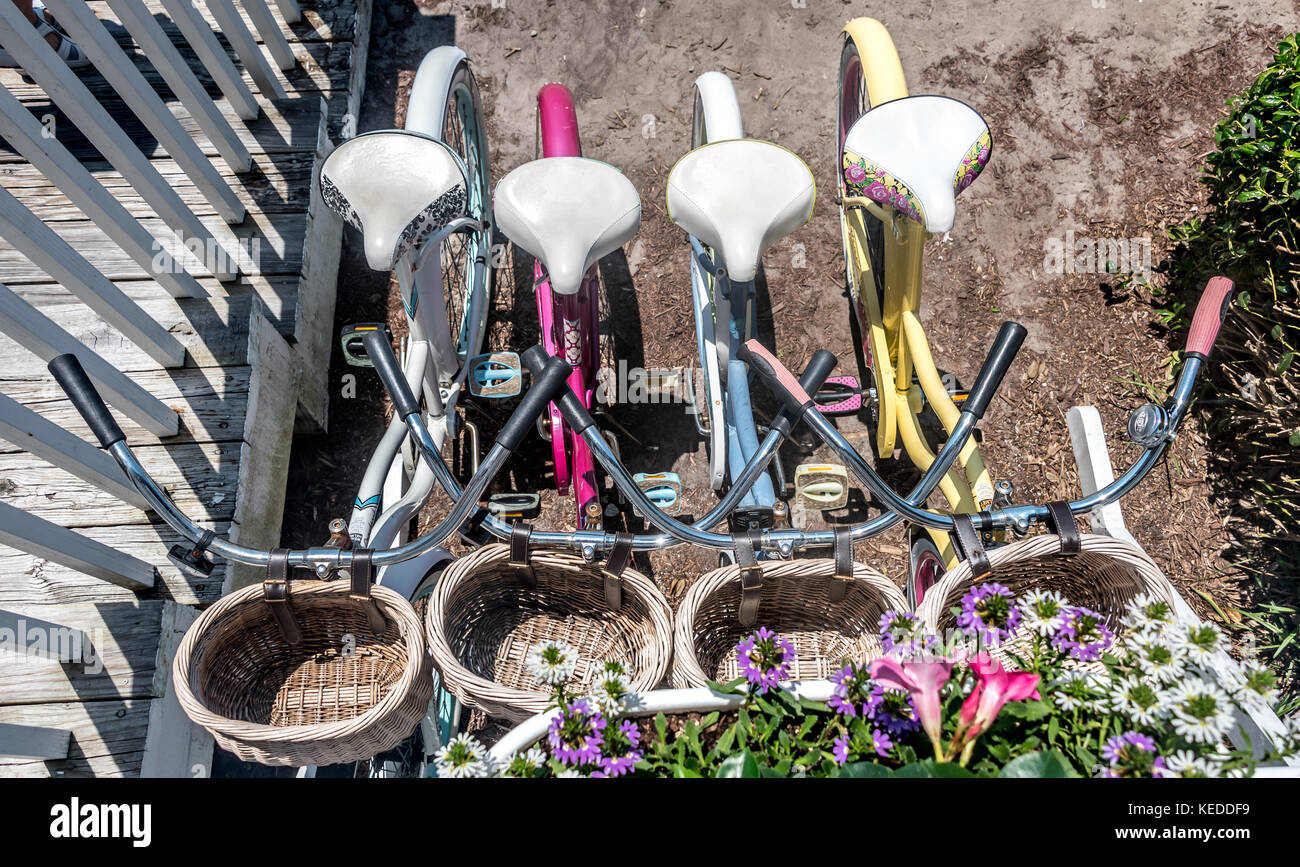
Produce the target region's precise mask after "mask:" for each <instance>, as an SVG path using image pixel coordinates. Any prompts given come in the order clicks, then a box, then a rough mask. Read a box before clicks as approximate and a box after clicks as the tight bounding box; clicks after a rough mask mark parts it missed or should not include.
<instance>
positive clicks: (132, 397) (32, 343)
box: [0, 283, 180, 436]
mask: <svg viewBox="0 0 1300 867" xmlns="http://www.w3.org/2000/svg"><path fill="white" fill-rule="evenodd" d="M0 330H2V331H4V332H5V334H6V335H8V336H9V337H12V338H13V340H15V341H17V342H18V343H20V344H21V345H22V346H24V347H25V348H26V349H27V350H29V351H30V352H31V353H34V354H35V355H37V356H38V357H39V358H40V359H41V360H42V361H44V362H47V363H48V362H49V361H50V360H52V359H53V358H54V357H55V356H56V355H61V354H63V353H65V352H70V353H73V354H75V355H76V356H77V358H78V359H79V360H80V361H81V364H82V366H83V367H84V368H85V369H86V373H87V375H89V376H90V378H91V379H92V380H93V381H94V383H95V385H96V386H98V387H99V389H100V391H101V392H102V393H103V395H104V397H105V399H106V400H107V401H108V402H109V403H110V404H112V405H113V406H114V407H115V408H117V409H118V410H119V411H120V412H122V413H123V414H125V415H127V416H128V417H130V418H131V419H133V420H134V421H136V422H138V423H139V424H140V425H142V426H143V427H146V428H148V429H149V430H150V431H152V432H153V433H155V434H157V435H158V436H174V435H175V434H176V431H177V430H178V428H179V425H180V420H179V419H178V418H177V416H176V413H174V412H172V411H171V410H170V409H168V408H167V407H166V406H164V405H163V403H162V402H161V401H159V400H158V399H157V398H155V397H154V396H153V395H151V394H149V393H148V392H147V391H145V390H144V389H142V388H140V386H139V385H137V384H136V383H135V382H133V381H132V380H131V378H130V377H129V376H126V375H125V374H124V373H122V371H121V370H119V369H117V368H116V367H113V366H112V365H111V364H109V363H108V362H106V361H105V360H104V358H103V357H102V356H100V355H99V354H98V353H97V352H95V351H94V350H92V349H90V348H88V347H87V346H86V345H85V344H83V343H80V342H79V341H77V339H76V338H75V337H73V336H72V335H71V334H70V333H68V331H66V330H65V329H63V328H61V327H60V326H59V325H58V324H57V323H55V322H54V321H53V320H51V319H49V318H47V317H46V316H45V315H44V314H42V313H41V312H40V311H39V310H37V309H36V308H35V307H32V306H31V305H30V304H28V303H27V302H26V301H24V300H23V299H21V298H19V297H18V296H17V295H15V294H14V292H13V290H11V289H10V288H9V287H8V286H5V285H4V284H3V283H0ZM121 339H122V340H123V341H125V338H121ZM131 345H132V346H134V344H131ZM137 351H138V348H137ZM20 355H21V356H25V355H26V353H20Z"/></svg>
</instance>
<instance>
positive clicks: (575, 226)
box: [492, 157, 641, 295]
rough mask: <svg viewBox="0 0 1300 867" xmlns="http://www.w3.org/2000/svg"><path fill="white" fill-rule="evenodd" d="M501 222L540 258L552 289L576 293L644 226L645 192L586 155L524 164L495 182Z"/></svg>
mask: <svg viewBox="0 0 1300 867" xmlns="http://www.w3.org/2000/svg"><path fill="white" fill-rule="evenodd" d="M492 205H493V209H494V211H495V213H496V218H497V225H498V226H500V227H501V231H502V232H504V233H505V236H506V237H507V238H509V239H510V240H511V241H514V242H515V243H516V244H518V245H519V246H520V247H522V248H523V249H524V250H527V251H528V252H529V253H530V254H531V255H532V256H534V257H536V258H537V260H538V261H540V262H541V263H542V264H543V265H544V266H546V273H547V274H549V275H550V279H551V289H552V290H553V291H555V292H558V293H560V294H561V295H572V294H574V293H576V292H577V291H578V288H579V287H580V286H581V284H582V277H583V275H584V274H586V273H587V269H588V268H590V267H591V266H592V265H593V264H594V263H595V262H597V261H599V260H600V258H601V257H602V256H604V255H605V254H606V253H611V252H613V251H614V250H617V249H618V248H619V247H622V246H623V245H624V244H625V243H627V242H628V241H630V240H631V239H632V236H634V235H635V234H636V233H637V229H639V228H640V227H641V197H640V196H639V195H637V192H636V187H634V186H632V182H631V181H629V180H628V179H627V178H626V177H624V175H623V173H622V172H620V171H619V170H618V169H616V168H614V167H613V166H611V165H609V164H608V163H602V162H600V161H599V160H590V159H586V158H584V157H545V158H543V159H540V160H533V161H532V162H530V163H524V164H523V165H522V166H520V167H519V168H517V169H515V170H514V171H512V172H510V174H508V175H506V176H505V177H504V178H502V179H501V180H500V181H499V182H498V183H497V189H496V195H495V196H494V197H493V202H492Z"/></svg>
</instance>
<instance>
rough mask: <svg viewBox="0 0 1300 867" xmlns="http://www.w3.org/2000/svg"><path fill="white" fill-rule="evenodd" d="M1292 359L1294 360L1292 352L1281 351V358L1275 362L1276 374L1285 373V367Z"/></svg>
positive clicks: (1288, 365) (1289, 364)
mask: <svg viewBox="0 0 1300 867" xmlns="http://www.w3.org/2000/svg"><path fill="white" fill-rule="evenodd" d="M1294 360H1295V353H1294V352H1286V353H1283V354H1282V359H1281V360H1280V361H1278V363H1277V375H1278V376H1281V375H1282V374H1284V373H1286V371H1287V368H1289V367H1290V366H1291V362H1292V361H1294Z"/></svg>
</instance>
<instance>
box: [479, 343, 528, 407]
mask: <svg viewBox="0 0 1300 867" xmlns="http://www.w3.org/2000/svg"><path fill="white" fill-rule="evenodd" d="M467 366H468V367H469V376H468V377H467V379H468V381H469V393H470V394H472V395H474V396H475V397H485V398H489V399H491V400H500V399H502V398H507V397H514V396H515V395H517V394H519V391H520V388H521V386H522V384H523V374H522V370H523V365H522V364H521V363H520V361H519V354H518V353H516V352H486V353H484V354H483V355H475V356H474V357H473V358H471V359H470V360H469V362H468V365H467Z"/></svg>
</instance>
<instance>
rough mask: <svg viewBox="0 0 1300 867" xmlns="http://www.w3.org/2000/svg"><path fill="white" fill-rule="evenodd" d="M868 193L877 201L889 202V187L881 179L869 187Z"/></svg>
mask: <svg viewBox="0 0 1300 867" xmlns="http://www.w3.org/2000/svg"><path fill="white" fill-rule="evenodd" d="M867 195H868V196H870V197H871V198H873V199H875V200H876V201H877V202H887V201H889V188H888V187H886V186H885V185H884V184H882V183H880V182H879V181H876V182H875V183H874V184H872V185H871V186H870V188H868V189H867Z"/></svg>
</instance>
